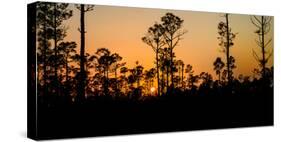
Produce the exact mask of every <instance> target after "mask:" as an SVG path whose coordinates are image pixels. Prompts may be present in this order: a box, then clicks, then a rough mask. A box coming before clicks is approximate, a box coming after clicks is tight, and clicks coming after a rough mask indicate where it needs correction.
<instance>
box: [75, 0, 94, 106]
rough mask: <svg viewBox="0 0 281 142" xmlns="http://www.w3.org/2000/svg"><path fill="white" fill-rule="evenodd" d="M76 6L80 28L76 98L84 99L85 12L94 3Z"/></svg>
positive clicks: (91, 7) (92, 6) (92, 7)
mask: <svg viewBox="0 0 281 142" xmlns="http://www.w3.org/2000/svg"><path fill="white" fill-rule="evenodd" d="M76 8H77V9H78V10H80V28H78V31H79V32H80V36H81V39H80V42H81V43H80V44H81V47H80V72H79V76H80V78H79V84H78V90H77V91H78V94H77V95H78V96H77V99H78V100H79V101H83V100H84V99H85V86H86V78H87V77H86V72H85V57H84V56H85V33H86V31H85V12H88V11H92V10H93V9H94V5H86V6H85V5H84V4H81V5H76Z"/></svg>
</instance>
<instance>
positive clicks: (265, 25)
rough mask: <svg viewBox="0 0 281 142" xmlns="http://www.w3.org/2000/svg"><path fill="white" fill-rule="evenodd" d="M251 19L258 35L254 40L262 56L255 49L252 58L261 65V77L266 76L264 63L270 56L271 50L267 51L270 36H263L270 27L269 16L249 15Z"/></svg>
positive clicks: (270, 39)
mask: <svg viewBox="0 0 281 142" xmlns="http://www.w3.org/2000/svg"><path fill="white" fill-rule="evenodd" d="M251 21H252V23H253V25H254V26H255V27H256V28H257V30H256V31H255V33H256V34H257V35H258V40H256V43H257V45H258V46H259V47H260V49H261V54H262V57H260V56H259V55H258V54H257V53H256V52H255V50H253V55H254V58H255V59H256V60H257V61H258V62H259V64H260V66H261V68H262V69H261V72H262V77H263V78H264V77H265V76H266V63H267V62H268V60H269V58H270V57H271V56H272V53H273V50H271V51H268V48H269V47H270V43H271V41H272V38H271V37H269V38H268V39H267V40H266V38H265V36H266V35H267V34H268V33H269V31H270V28H271V25H270V24H271V17H269V16H261V17H260V18H258V17H257V16H251Z"/></svg>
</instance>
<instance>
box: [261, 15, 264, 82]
mask: <svg viewBox="0 0 281 142" xmlns="http://www.w3.org/2000/svg"><path fill="white" fill-rule="evenodd" d="M261 44H262V76H263V77H265V47H264V16H262V17H261Z"/></svg>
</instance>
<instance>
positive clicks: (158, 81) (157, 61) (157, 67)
mask: <svg viewBox="0 0 281 142" xmlns="http://www.w3.org/2000/svg"><path fill="white" fill-rule="evenodd" d="M158 46H159V45H158V43H157V48H156V70H157V90H158V91H157V94H158V95H159V96H160V95H161V93H160V87H159V84H160V80H159V59H158V51H159V47H158Z"/></svg>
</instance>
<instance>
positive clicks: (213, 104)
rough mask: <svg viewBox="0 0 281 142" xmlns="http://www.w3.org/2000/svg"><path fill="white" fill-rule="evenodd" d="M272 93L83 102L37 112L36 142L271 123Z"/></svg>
mask: <svg viewBox="0 0 281 142" xmlns="http://www.w3.org/2000/svg"><path fill="white" fill-rule="evenodd" d="M272 91H273V89H272V90H271V91H269V92H267V93H266V94H265V93H262V92H261V93H260V94H244V95H243V94H240V95H237V94H235V95H221V96H220V95H217V96H207V95H206V96H198V95H197V96H176V97H173V96H164V97H160V98H151V99H149V100H146V101H128V100H126V99H119V100H114V101H112V100H107V99H103V98H100V100H92V101H90V100H88V101H87V102H85V103H83V105H78V104H73V105H68V106H66V105H64V106H56V107H43V106H40V107H39V108H38V109H39V110H38V126H37V128H38V139H54V138H73V137H91V136H107V135H123V134H139V133H154V132H172V131H189V130H204V129H218V128H236V127H251V126H269V125H273V92H272Z"/></svg>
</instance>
